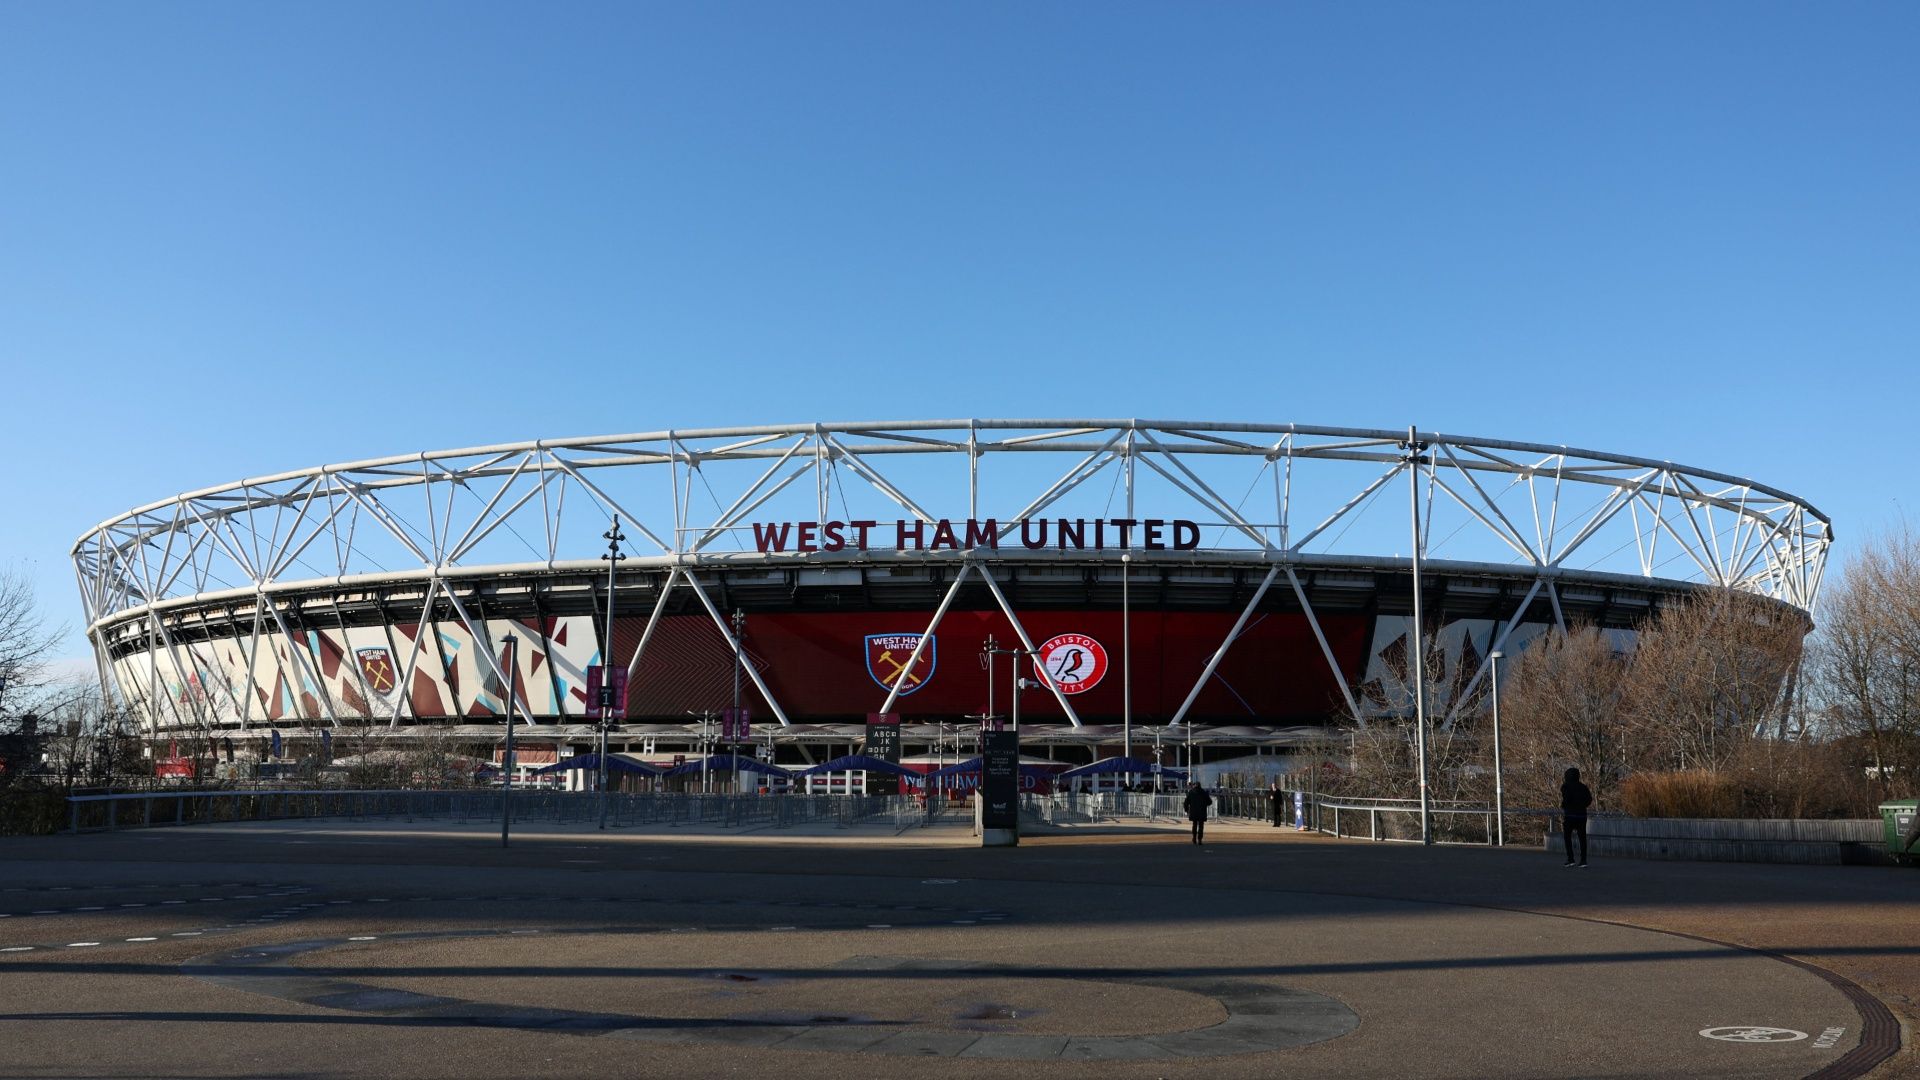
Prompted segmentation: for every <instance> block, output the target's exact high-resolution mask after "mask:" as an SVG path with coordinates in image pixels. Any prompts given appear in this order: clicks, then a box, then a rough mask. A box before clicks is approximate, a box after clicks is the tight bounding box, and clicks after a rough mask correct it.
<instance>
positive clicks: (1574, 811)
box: [1560, 769, 1593, 866]
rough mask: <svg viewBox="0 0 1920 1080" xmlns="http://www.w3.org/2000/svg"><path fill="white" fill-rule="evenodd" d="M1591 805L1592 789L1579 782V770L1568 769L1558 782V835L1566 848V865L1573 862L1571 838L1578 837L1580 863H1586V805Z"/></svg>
mask: <svg viewBox="0 0 1920 1080" xmlns="http://www.w3.org/2000/svg"><path fill="white" fill-rule="evenodd" d="M1592 805H1593V791H1592V790H1591V789H1589V788H1588V787H1587V785H1585V784H1583V783H1581V782H1580V770H1579V769H1568V770H1567V778H1566V779H1565V780H1563V781H1562V782H1561V784H1560V837H1561V840H1562V841H1563V842H1564V843H1565V845H1566V849H1567V865H1568V866H1572V865H1574V862H1573V838H1574V837H1575V836H1576V835H1577V836H1579V837H1580V865H1581V866H1585V865H1587V807H1589V806H1592Z"/></svg>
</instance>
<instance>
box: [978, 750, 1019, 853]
mask: <svg viewBox="0 0 1920 1080" xmlns="http://www.w3.org/2000/svg"><path fill="white" fill-rule="evenodd" d="M980 802H981V808H980V824H981V826H982V827H983V828H988V829H1018V828H1019V827H1020V733H1019V732H1017V731H989V732H987V733H986V734H985V735H983V736H982V737H981V740H980Z"/></svg>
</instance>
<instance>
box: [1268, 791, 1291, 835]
mask: <svg viewBox="0 0 1920 1080" xmlns="http://www.w3.org/2000/svg"><path fill="white" fill-rule="evenodd" d="M1286 806H1287V793H1286V792H1284V791H1281V790H1280V781H1278V780H1275V781H1274V782H1273V790H1271V791H1269V792H1267V809H1268V810H1270V811H1272V814H1273V827H1274V828H1276V829H1277V828H1279V827H1280V818H1281V816H1282V815H1283V814H1285V813H1286Z"/></svg>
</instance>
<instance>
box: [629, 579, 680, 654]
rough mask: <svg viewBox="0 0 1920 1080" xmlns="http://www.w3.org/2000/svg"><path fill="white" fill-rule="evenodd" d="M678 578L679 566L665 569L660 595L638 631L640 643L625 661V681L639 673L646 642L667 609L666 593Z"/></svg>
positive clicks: (649, 639) (671, 590) (650, 638)
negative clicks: (642, 627) (644, 626)
mask: <svg viewBox="0 0 1920 1080" xmlns="http://www.w3.org/2000/svg"><path fill="white" fill-rule="evenodd" d="M679 578H680V568H679V567H677V566H676V567H674V568H673V569H671V570H669V571H667V580H666V581H664V582H662V583H661V585H660V595H659V597H657V598H656V599H655V600H654V602H653V614H651V615H649V616H647V626H646V629H644V630H642V631H640V644H638V645H636V646H634V649H633V659H632V660H629V661H627V681H629V682H631V681H633V677H634V676H635V675H638V674H639V673H640V658H641V657H642V656H644V655H646V652H647V642H649V641H652V640H653V630H654V627H656V626H659V625H660V616H661V615H662V614H663V613H665V611H666V610H667V595H668V594H669V593H671V592H673V583H674V582H675V581H678V580H679Z"/></svg>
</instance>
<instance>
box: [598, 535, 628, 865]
mask: <svg viewBox="0 0 1920 1080" xmlns="http://www.w3.org/2000/svg"><path fill="white" fill-rule="evenodd" d="M600 535H601V537H602V538H603V539H605V540H606V542H607V553H606V554H605V555H602V556H600V557H601V558H602V559H605V560H606V561H607V649H606V661H607V663H606V674H605V675H604V676H603V677H602V678H601V680H600V694H601V708H600V827H601V828H602V829H604V828H606V827H607V730H608V729H609V728H611V727H613V704H614V702H613V665H614V657H613V654H614V647H613V574H614V571H615V570H618V569H619V568H620V564H621V563H622V562H624V561H626V558H627V557H626V556H625V555H622V554H620V541H622V540H625V539H626V535H625V534H623V533H622V532H621V531H620V515H619V514H615V515H613V527H612V528H611V529H608V530H607V531H606V532H604V533H601V534H600ZM626 704H627V703H626V702H624V701H623V702H621V703H620V708H621V711H622V712H623V713H624V712H625V710H626Z"/></svg>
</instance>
